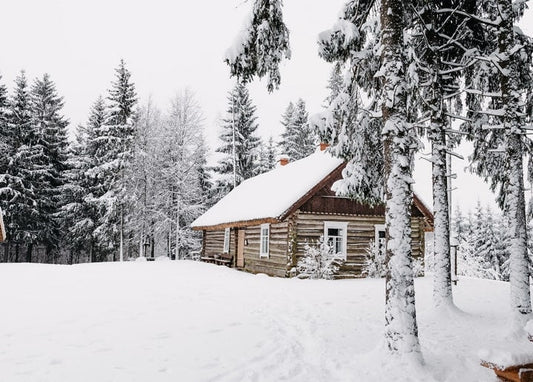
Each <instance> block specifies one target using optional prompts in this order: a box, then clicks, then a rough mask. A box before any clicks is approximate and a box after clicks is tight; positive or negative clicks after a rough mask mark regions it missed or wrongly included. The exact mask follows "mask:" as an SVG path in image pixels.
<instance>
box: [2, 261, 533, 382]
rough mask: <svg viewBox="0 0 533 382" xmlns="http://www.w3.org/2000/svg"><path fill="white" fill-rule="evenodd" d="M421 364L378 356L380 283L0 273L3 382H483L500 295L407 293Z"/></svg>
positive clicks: (502, 345)
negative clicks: (482, 355)
mask: <svg viewBox="0 0 533 382" xmlns="http://www.w3.org/2000/svg"><path fill="white" fill-rule="evenodd" d="M416 288H417V289H416V292H417V306H418V319H419V326H420V328H419V329H420V338H421V343H422V348H423V352H424V357H425V362H426V366H425V367H424V369H420V370H413V369H412V368H410V367H408V366H406V367H405V368H403V369H402V368H401V367H399V366H398V365H396V366H391V365H390V362H386V361H384V360H383V358H382V357H381V354H382V352H381V351H380V344H381V338H382V330H383V294H384V283H383V280H340V281H322V280H320V281H309V280H296V279H290V280H288V279H275V278H270V277H267V276H264V275H257V276H255V275H250V274H246V273H242V272H238V271H235V270H232V269H228V268H225V267H219V266H215V265H211V264H203V263H196V262H189V261H181V262H178V263H176V262H152V263H146V262H144V263H107V264H86V265H76V266H55V265H37V264H1V265H0V301H1V307H2V308H1V314H0V381H10V382H11V381H54V382H58V381H69V382H70V381H91V382H95V381H99V382H100V381H128V382H130V381H384V380H389V378H392V377H394V378H393V379H390V380H398V381H417V380H421V379H424V380H425V381H431V380H435V381H493V380H495V378H494V377H493V376H492V372H491V371H489V370H486V369H484V368H482V367H480V366H479V355H478V354H479V352H480V350H482V349H491V350H497V349H512V350H513V351H514V352H522V353H524V352H528V351H529V352H533V344H530V343H528V342H527V341H525V340H521V339H509V338H506V335H507V329H506V328H507V327H508V325H507V316H508V308H507V306H508V285H507V284H505V283H501V282H490V281H481V280H475V279H461V280H460V281H459V285H458V286H457V287H456V288H455V291H454V292H455V296H456V302H457V305H458V306H459V307H460V308H461V309H462V310H463V311H464V313H456V312H452V313H449V312H448V313H447V314H440V315H439V314H437V313H435V312H434V311H432V309H431V308H430V306H431V279H430V278H429V277H427V278H422V279H418V280H417V283H416Z"/></svg>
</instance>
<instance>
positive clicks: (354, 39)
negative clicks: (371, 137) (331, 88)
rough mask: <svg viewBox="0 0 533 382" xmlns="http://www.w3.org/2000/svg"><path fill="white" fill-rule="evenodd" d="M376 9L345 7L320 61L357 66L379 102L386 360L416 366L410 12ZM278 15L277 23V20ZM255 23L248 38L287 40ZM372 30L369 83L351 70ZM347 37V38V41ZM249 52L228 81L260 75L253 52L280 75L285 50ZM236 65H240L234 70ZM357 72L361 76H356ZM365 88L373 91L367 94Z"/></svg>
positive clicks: (357, 4) (388, 1)
mask: <svg viewBox="0 0 533 382" xmlns="http://www.w3.org/2000/svg"><path fill="white" fill-rule="evenodd" d="M263 3H264V1H261V0H256V2H255V3H254V4H255V5H256V6H260V5H261V4H263ZM376 4H377V3H375V2H374V1H372V0H368V1H367V0H365V1H350V2H348V3H347V4H346V5H345V7H344V9H343V12H342V13H341V16H340V18H341V20H339V22H338V23H337V24H336V25H335V26H334V28H333V29H332V30H330V31H327V32H326V33H323V34H321V35H320V37H319V43H320V54H321V56H322V57H324V58H325V59H326V60H328V61H331V62H336V61H340V62H343V63H345V62H347V61H350V60H352V59H353V60H355V61H354V62H351V63H348V64H347V65H349V67H351V68H352V69H353V71H352V73H353V75H354V76H355V80H357V82H360V83H362V84H363V86H362V87H363V88H364V87H368V88H369V89H370V92H369V93H370V94H371V96H376V94H380V96H379V98H378V99H376V101H377V102H376V103H377V107H376V108H379V109H381V116H382V119H383V131H382V134H383V147H384V149H383V158H384V179H385V180H386V181H385V200H386V236H387V239H388V248H387V260H388V261H387V268H388V270H387V277H386V311H385V321H386V325H385V337H386V341H387V347H388V349H389V351H390V352H391V353H396V354H398V353H399V354H412V355H413V356H414V358H415V359H417V360H420V358H421V356H420V344H419V341H418V327H417V323H416V309H415V296H414V279H413V271H412V264H411V204H412V189H411V183H412V176H411V175H412V168H413V154H414V151H415V150H416V149H418V147H419V144H418V141H417V140H416V136H415V131H414V129H413V126H412V125H411V124H410V123H408V121H409V120H410V115H409V113H408V112H409V110H410V109H409V105H408V102H409V99H408V97H407V90H408V88H409V86H410V84H409V83H408V78H409V77H408V76H407V73H406V69H407V62H406V59H407V58H406V57H405V56H404V52H406V51H407V50H408V49H407V48H408V46H407V45H406V42H405V41H404V32H405V31H406V28H407V19H408V17H409V16H410V13H409V12H410V10H411V7H410V5H411V4H410V3H407V4H406V3H405V2H401V1H399V0H385V1H381V3H380V4H379V5H380V7H379V11H380V12H379V19H377V18H376V16H377V15H376V12H373V10H374V9H375V5H376ZM254 9H255V8H254ZM279 15H280V16H281V13H280V12H279ZM378 20H380V21H381V24H380V25H381V27H378V25H379V22H378ZM255 21H257V20H256V19H254V18H252V24H251V26H250V28H249V30H251V31H254V30H256V29H258V28H261V29H264V30H268V31H277V33H278V34H277V36H276V37H278V38H279V39H284V38H285V37H286V35H285V34H283V33H282V32H280V30H279V26H280V25H281V26H284V24H283V20H282V19H281V17H280V18H279V19H278V18H277V19H276V20H275V21H276V23H275V24H273V23H272V20H264V22H263V20H260V21H261V23H260V24H256V23H255ZM372 26H374V29H376V28H377V30H378V32H379V33H378V36H379V39H378V40H379V44H378V45H376V44H374V45H373V46H374V47H377V49H376V51H375V53H374V54H372V53H370V56H372V57H376V58H377V57H378V56H379V59H378V60H375V61H374V60H372V61H371V62H372V63H376V62H377V63H378V65H377V67H378V68H379V69H376V66H374V67H373V68H374V69H375V72H374V73H372V75H371V76H365V75H367V74H370V73H371V72H372V70H364V68H362V67H359V66H356V63H357V62H361V60H360V58H361V57H365V54H366V53H367V52H368V49H367V47H368V45H367V43H368V42H369V41H370V40H372V38H369V39H367V38H366V37H367V33H368V32H369V31H371V30H372ZM367 27H369V28H367ZM348 31H349V32H350V33H346V32H348ZM244 41H247V40H246V39H245V40H244ZM269 41H270V40H269ZM374 41H376V39H374ZM258 45H259V46H258ZM370 45H371V46H372V44H370ZM247 47H248V46H247ZM248 48H249V49H245V46H243V47H242V49H240V50H238V51H237V54H234V55H233V56H232V57H231V58H230V59H229V60H228V61H229V62H228V63H229V64H230V68H231V71H232V75H237V76H240V77H242V78H244V80H245V81H247V80H249V79H250V78H251V77H252V76H254V75H260V74H261V73H260V72H259V71H258V70H257V67H255V66H253V65H248V64H249V62H250V61H247V58H248V57H251V58H252V63H254V62H256V61H255V60H254V59H255V58H256V55H255V52H263V51H264V50H265V49H267V52H269V53H271V52H272V51H274V53H275V54H277V55H276V56H275V57H276V58H277V59H278V61H270V63H272V64H273V65H275V69H279V68H278V66H277V64H278V62H279V59H280V58H281V54H280V53H282V52H283V50H281V49H278V50H272V49H271V48H272V46H271V45H270V44H268V42H267V43H265V44H261V43H259V44H257V43H256V42H252V46H251V47H248ZM251 48H253V49H251ZM262 48H264V49H262ZM249 52H251V53H249ZM378 52H379V53H378ZM266 57H267V58H270V57H272V55H268V54H267V56H266ZM241 62H242V63H244V64H245V65H240V63H241ZM236 63H237V64H239V65H236ZM357 69H361V72H358V71H357ZM361 73H362V74H361ZM376 73H377V75H376ZM354 82H355V81H354ZM371 84H372V85H375V86H370V85H371ZM344 138H345V137H343V139H344ZM354 177H355V176H354ZM356 183H357V181H354V182H353V184H356ZM368 183H370V181H368V180H366V183H365V184H368ZM356 187H357V186H356ZM369 189H370V190H371V191H373V190H375V189H376V188H375V187H370V188H369ZM373 196H374V197H375V196H376V195H373ZM377 198H379V196H377Z"/></svg>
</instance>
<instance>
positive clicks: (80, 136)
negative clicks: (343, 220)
mask: <svg viewBox="0 0 533 382" xmlns="http://www.w3.org/2000/svg"><path fill="white" fill-rule="evenodd" d="M105 113H106V111H105V102H104V99H103V98H102V97H99V98H98V99H97V100H96V101H95V103H94V104H93V106H92V107H91V110H90V114H89V118H88V121H87V124H86V125H85V126H79V127H78V130H77V133H76V141H75V142H74V144H73V146H72V150H71V156H70V166H69V171H68V173H67V177H68V186H67V187H66V194H67V198H68V203H67V204H66V205H65V206H64V207H63V214H62V215H63V219H64V224H65V228H64V232H65V236H66V242H67V243H68V247H69V248H70V250H71V252H74V253H78V254H80V253H81V252H82V251H85V252H87V253H88V260H89V261H90V262H93V261H102V260H104V255H105V252H102V251H100V250H99V247H98V240H97V237H96V236H95V228H96V227H97V225H98V224H99V218H100V216H99V214H98V212H99V211H98V207H99V204H98V200H99V199H98V198H99V197H101V196H102V195H103V192H104V190H103V187H102V186H103V184H102V183H101V182H100V181H99V179H98V177H97V175H98V174H99V173H98V158H97V157H96V153H97V150H98V145H99V139H98V138H99V137H100V136H101V132H102V129H103V127H104V123H105V120H106V114H105Z"/></svg>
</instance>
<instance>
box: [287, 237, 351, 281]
mask: <svg viewBox="0 0 533 382" xmlns="http://www.w3.org/2000/svg"><path fill="white" fill-rule="evenodd" d="M343 262H344V259H343V258H342V257H341V256H339V255H338V254H336V253H334V252H333V247H331V246H329V245H328V243H324V239H323V238H322V237H321V238H320V241H319V242H318V244H315V245H309V244H307V243H306V244H305V249H304V256H303V257H302V258H300V259H299V260H298V265H297V266H296V271H297V273H298V276H297V277H299V278H303V279H328V280H330V279H332V278H333V276H334V275H335V273H337V271H338V270H339V268H340V266H341V265H342V263H343Z"/></svg>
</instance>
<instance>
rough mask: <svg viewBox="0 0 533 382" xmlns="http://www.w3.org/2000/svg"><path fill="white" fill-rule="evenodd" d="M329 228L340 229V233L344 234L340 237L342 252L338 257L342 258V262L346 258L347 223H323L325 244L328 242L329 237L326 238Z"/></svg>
mask: <svg viewBox="0 0 533 382" xmlns="http://www.w3.org/2000/svg"><path fill="white" fill-rule="evenodd" d="M329 228H334V229H342V232H343V233H344V235H343V237H342V249H343V251H342V252H340V253H339V254H338V255H340V256H342V257H343V258H344V260H346V258H347V256H348V222H338V221H325V222H324V242H325V243H327V242H328V241H329V236H328V229H329Z"/></svg>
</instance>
